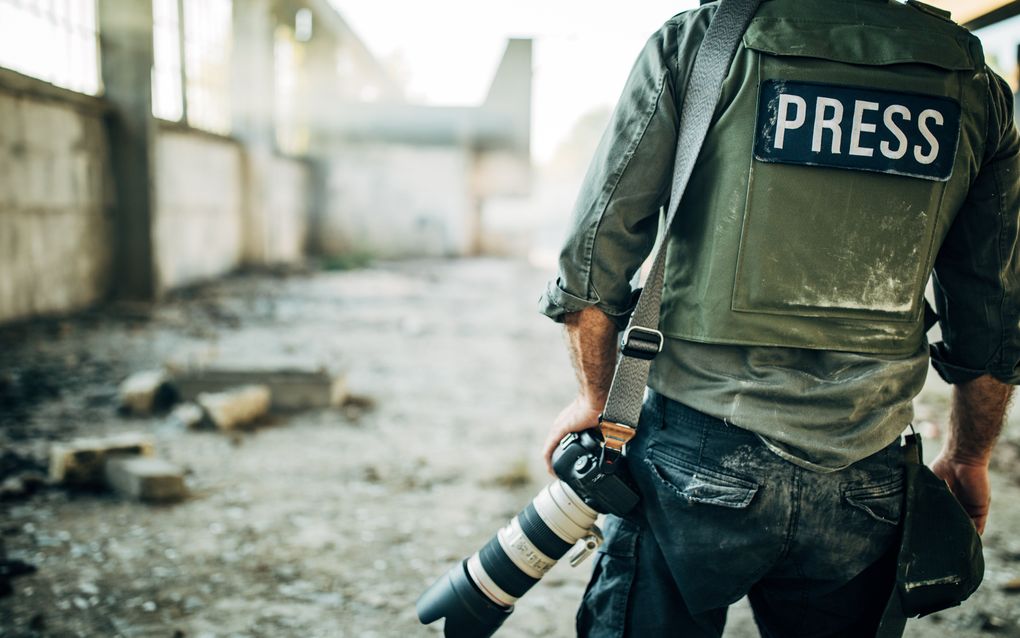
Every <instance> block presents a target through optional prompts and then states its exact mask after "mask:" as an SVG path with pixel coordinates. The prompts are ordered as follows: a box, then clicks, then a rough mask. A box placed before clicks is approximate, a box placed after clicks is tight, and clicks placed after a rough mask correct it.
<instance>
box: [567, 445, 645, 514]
mask: <svg viewBox="0 0 1020 638" xmlns="http://www.w3.org/2000/svg"><path fill="white" fill-rule="evenodd" d="M593 432H597V430H584V431H582V432H578V433H573V432H572V433H570V434H568V435H567V436H565V437H563V439H562V440H561V441H560V444H559V445H558V446H557V447H556V449H555V450H554V451H553V456H552V466H553V471H554V472H556V476H557V477H558V478H559V479H560V480H561V481H563V482H564V483H566V484H567V485H569V486H570V487H571V488H573V490H574V491H575V492H576V493H577V495H578V496H580V497H581V498H582V499H583V500H584V502H585V503H586V504H587V505H588V506H589V507H591V508H592V509H593V510H595V511H597V512H602V513H603V514H615V515H617V516H623V515H624V514H626V513H627V512H629V511H630V510H632V509H633V508H634V506H635V505H637V503H638V500H639V497H638V493H637V489H636V488H635V487H634V486H633V485H632V484H631V482H630V481H629V480H628V477H626V472H619V471H617V472H614V473H612V474H609V473H606V472H604V471H603V470H602V468H601V467H600V466H599V459H600V458H601V454H602V442H601V441H600V440H599V439H598V438H596V436H595V434H593Z"/></svg>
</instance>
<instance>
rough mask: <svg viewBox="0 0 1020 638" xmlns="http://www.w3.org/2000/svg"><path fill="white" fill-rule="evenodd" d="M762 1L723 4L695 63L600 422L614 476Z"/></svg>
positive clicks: (724, 0) (606, 465)
mask: <svg viewBox="0 0 1020 638" xmlns="http://www.w3.org/2000/svg"><path fill="white" fill-rule="evenodd" d="M760 1H761V0H719V2H718V8H717V9H716V11H715V15H714V16H713V17H712V20H711V22H710V23H709V25H708V29H707V30H706V32H705V36H704V39H703V40H702V41H701V45H700V46H699V47H698V52H697V53H696V54H695V59H694V65H693V67H692V69H691V75H690V78H689V79H688V82H687V90H686V93H685V94H684V98H683V107H682V108H681V110H680V124H679V129H678V131H677V149H676V160H675V162H674V165H673V187H672V190H671V191H670V196H669V203H668V204H667V207H666V217H665V222H664V224H663V227H662V233H661V237H660V238H659V241H658V244H657V246H656V249H655V259H654V261H653V262H652V267H651V270H650V271H649V273H648V279H647V281H646V282H645V286H644V289H643V290H642V291H641V293H640V294H639V296H638V301H637V305H636V307H635V308H634V312H633V314H632V315H631V318H630V324H629V325H628V326H627V329H626V331H624V333H623V338H622V339H621V342H620V357H619V359H618V361H617V363H616V370H615V371H614V373H613V382H612V385H611V386H610V388H609V396H608V398H607V400H606V406H605V408H604V409H603V412H602V415H601V416H600V417H599V424H600V428H601V431H602V438H603V449H602V459H601V461H600V463H601V465H602V468H603V471H606V472H612V471H613V470H614V469H615V464H616V462H617V461H618V460H619V458H620V457H621V455H622V454H623V450H624V447H625V446H626V445H627V442H628V441H630V440H631V439H632V438H633V437H634V434H635V433H636V430H637V424H638V420H639V419H640V418H641V405H642V403H643V402H644V395H645V385H646V384H647V383H648V373H649V370H650V368H651V363H652V359H654V358H655V355H657V354H658V353H659V352H661V351H662V346H663V342H664V337H663V336H662V332H660V331H659V309H660V306H661V305H662V285H663V271H664V270H665V265H666V242H667V240H668V237H669V228H670V226H672V224H673V218H674V217H675V216H676V213H677V209H678V208H679V207H680V199H681V198H682V197H683V194H684V191H685V190H686V188H687V183H688V181H689V180H690V178H691V173H692V172H693V170H694V164H695V162H696V160H697V158H698V154H699V152H700V151H701V146H702V144H703V143H704V141H705V136H706V135H707V134H708V129H709V127H710V126H711V124H712V116H713V113H714V111H715V107H716V105H717V104H718V102H719V96H720V94H721V93H722V83H723V80H724V79H725V78H726V74H727V72H728V71H729V68H730V63H731V62H732V61H733V55H734V53H735V52H736V49H737V43H738V42H739V41H740V39H741V37H743V34H744V31H745V30H746V29H747V25H748V23H749V22H750V21H751V17H752V16H753V15H754V13H755V11H756V10H757V8H758V4H759V3H760Z"/></svg>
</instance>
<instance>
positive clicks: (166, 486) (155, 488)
mask: <svg viewBox="0 0 1020 638" xmlns="http://www.w3.org/2000/svg"><path fill="white" fill-rule="evenodd" d="M104 476H105V479H106V484H107V485H108V486H109V487H110V488H111V489H112V490H113V491H115V492H117V493H118V494H120V495H122V496H126V497H128V498H133V499H137V500H140V501H146V502H153V503H159V502H162V503H167V502H172V501H179V500H181V499H182V498H184V496H185V494H186V490H185V487H184V470H182V469H181V468H180V467H178V466H176V465H174V464H173V463H171V462H169V461H164V460H163V459H157V458H154V457H146V456H113V457H111V458H109V459H107V461H106V464H105V467H104Z"/></svg>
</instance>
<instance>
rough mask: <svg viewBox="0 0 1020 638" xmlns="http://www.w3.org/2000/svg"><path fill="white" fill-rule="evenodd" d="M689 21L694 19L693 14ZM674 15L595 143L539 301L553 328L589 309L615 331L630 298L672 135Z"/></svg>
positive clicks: (685, 25) (682, 20)
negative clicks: (597, 312)
mask: <svg viewBox="0 0 1020 638" xmlns="http://www.w3.org/2000/svg"><path fill="white" fill-rule="evenodd" d="M694 13H697V12H694ZM686 16H687V14H681V15H680V16H677V17H675V18H674V19H673V20H670V21H669V22H667V23H666V24H665V25H663V27H662V29H660V30H659V31H658V32H656V33H655V34H654V35H652V37H651V38H650V39H649V40H648V43H647V44H646V45H645V47H644V49H643V50H642V52H641V55H640V56H639V57H638V60H637V62H636V63H635V65H634V67H633V69H632V71H631V73H630V76H629V78H628V79H627V83H626V86H625V88H624V91H623V94H622V96H621V97H620V101H619V102H618V103H617V105H616V108H615V109H614V111H613V115H612V117H611V119H610V122H609V125H608V127H607V128H606V131H605V133H604V134H603V136H602V139H601V141H600V142H599V146H598V148H597V150H596V152H595V155H594V158H593V159H592V162H591V165H590V166H589V168H588V172H587V174H586V175H585V178H584V181H583V183H582V187H581V191H580V194H579V196H578V199H577V203H576V204H575V206H574V214H573V222H572V224H571V229H570V232H569V234H568V237H567V240H566V243H565V245H564V247H563V250H562V252H561V254H560V259H559V273H558V276H557V278H556V279H555V280H554V281H551V282H549V284H548V285H547V286H546V290H545V292H544V293H543V295H542V297H541V299H540V301H539V309H540V311H541V312H542V313H543V314H545V315H547V316H549V317H551V318H552V319H554V320H556V321H563V318H564V316H565V315H567V314H568V313H571V312H577V311H579V310H583V309H584V308H587V307H589V306H596V307H597V308H599V309H600V310H602V311H603V312H604V313H606V314H607V315H609V316H610V317H611V318H612V319H614V321H615V322H616V323H617V325H618V326H620V327H623V326H624V325H626V322H627V320H628V318H629V316H630V313H631V310H633V304H634V302H635V301H636V295H635V294H634V291H632V290H631V285H630V282H631V279H632V278H633V276H634V273H635V272H637V270H638V268H640V266H641V264H642V262H643V261H644V260H645V258H646V257H647V256H648V253H649V252H650V251H651V249H652V246H653V245H654V242H655V238H656V230H657V227H658V223H659V209H660V207H662V206H663V205H664V204H665V201H666V199H667V198H668V196H669V187H670V184H671V180H672V173H673V160H674V156H675V153H676V135H677V130H676V127H677V119H678V111H677V107H676V105H677V91H676V88H675V86H674V83H676V82H677V81H678V80H677V59H678V48H679V45H678V37H682V36H683V34H685V33H686V32H687V31H688V30H689V23H690V20H689V19H687V17H686Z"/></svg>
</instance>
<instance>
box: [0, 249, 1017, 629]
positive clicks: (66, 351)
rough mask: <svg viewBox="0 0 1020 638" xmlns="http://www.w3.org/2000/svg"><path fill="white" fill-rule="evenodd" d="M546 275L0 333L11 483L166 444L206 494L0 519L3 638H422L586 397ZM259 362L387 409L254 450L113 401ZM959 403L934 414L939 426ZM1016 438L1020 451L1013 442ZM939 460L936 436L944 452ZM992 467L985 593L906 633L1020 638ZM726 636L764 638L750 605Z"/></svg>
mask: <svg viewBox="0 0 1020 638" xmlns="http://www.w3.org/2000/svg"><path fill="white" fill-rule="evenodd" d="M546 276H547V273H543V272H540V271H538V270H536V269H534V268H532V267H530V266H528V265H527V264H525V263H521V262H515V261H504V260H463V261H422V262H403V263H384V264H377V265H375V266H373V267H370V268H367V269H364V270H355V271H344V272H319V273H305V274H299V275H290V276H285V277H283V276H272V275H262V276H244V277H235V278H230V279H227V280H223V281H220V282H218V283H215V284H211V285H208V286H205V287H203V288H200V289H196V290H192V291H186V292H183V293H178V294H177V295H175V296H174V297H173V298H171V299H169V300H167V301H165V302H163V303H160V304H159V305H156V306H153V307H150V306H116V307H111V308H106V309H103V310H101V311H94V312H90V313H85V314H82V315H80V316H78V317H75V318H71V319H64V320H47V321H36V322H31V323H27V324H21V325H16V326H9V327H5V328H0V450H2V451H0V481H2V480H4V479H5V478H10V477H13V476H18V475H22V476H24V475H25V474H26V473H27V474H28V475H31V473H32V472H33V471H43V472H44V471H45V464H46V458H47V455H48V448H49V446H50V445H51V443H52V442H54V441H59V440H64V439H68V438H71V437H74V436H82V435H100V434H107V433H117V432H125V431H143V432H147V433H150V434H151V435H152V436H153V437H154V438H155V440H156V443H157V453H158V454H159V455H161V456H163V457H165V458H168V459H170V460H172V461H175V462H177V463H180V464H182V465H183V466H185V467H186V468H187V470H188V475H187V481H188V486H189V489H190V497H189V498H188V499H187V500H185V501H184V502H182V503H178V504H176V505H166V506H149V505H144V504H140V503H134V502H129V501H124V500H121V499H118V498H116V497H114V496H111V495H107V494H95V493H93V494H81V493H69V492H67V491H65V490H63V489H60V488H56V487H51V486H41V487H40V488H39V489H38V490H37V491H36V493H34V494H31V495H27V496H24V497H17V498H9V499H8V500H6V501H4V502H0V533H2V540H3V543H4V545H6V549H7V553H8V558H9V559H16V560H21V561H24V562H26V563H29V564H31V565H33V566H34V567H35V568H36V570H37V571H35V573H33V574H29V575H26V576H22V577H19V578H17V579H15V581H14V586H15V592H14V594H13V595H12V596H8V597H5V598H0V635H2V636H10V637H15V636H18V637H21V636H26V637H27V636H125V637H143V636H144V637H149V636H153V637H165V638H170V637H212V636H232V637H233V636H236V637H240V636H251V637H256V636H266V637H268V636H272V637H282V636H295V637H302V638H306V637H307V638H310V637H314V636H341V637H342V636H351V637H358V638H369V637H372V636H377V637H388V636H418V635H436V634H438V633H439V631H438V628H434V627H433V628H423V627H421V626H420V625H419V624H418V622H417V620H416V618H415V615H414V602H415V599H416V598H417V596H418V594H419V593H420V592H421V591H422V590H423V588H424V587H425V586H426V585H428V584H429V583H430V582H432V580H433V579H435V578H436V577H437V576H439V575H440V574H442V573H443V572H444V571H445V570H446V569H448V568H449V567H450V566H451V565H452V564H453V563H454V562H456V561H457V560H459V559H460V558H462V557H464V556H466V555H468V554H470V553H471V552H473V551H474V550H476V549H477V548H478V547H479V546H480V545H481V544H482V543H483V542H485V541H486V540H487V539H488V538H489V537H490V536H491V535H492V534H493V533H494V532H495V531H496V530H497V528H498V527H500V526H501V525H502V524H503V523H504V522H505V521H506V520H507V519H508V518H509V517H511V516H513V515H514V514H515V513H516V512H517V511H518V510H520V509H521V508H522V507H523V506H524V505H525V504H526V503H527V502H528V501H529V500H530V499H531V498H532V497H533V496H534V494H535V493H536V492H537V491H538V489H539V488H540V487H541V486H542V485H543V484H544V483H545V482H546V481H547V480H548V477H547V476H546V475H545V473H544V470H543V468H542V465H541V462H540V459H539V458H538V453H537V450H538V446H539V444H540V442H541V440H542V436H543V434H544V432H545V430H546V428H547V426H548V424H549V422H550V421H551V419H552V418H553V417H554V416H555V415H556V413H557V412H558V411H559V409H560V408H561V407H562V405H563V404H565V403H566V402H567V401H568V400H569V399H570V398H571V396H572V392H573V389H574V382H573V376H572V374H571V372H570V369H569V364H568V361H567V358H566V354H565V351H564V350H563V347H562V345H561V336H560V333H559V330H558V329H557V327H556V326H554V325H553V324H552V323H551V322H549V321H548V320H547V319H545V318H544V317H541V316H540V315H539V314H538V313H537V312H536V299H537V297H538V294H539V292H540V291H541V289H542V287H543V285H544V281H545V279H546ZM224 352H243V353H244V356H246V357H250V358H252V360H260V359H262V358H265V359H266V360H276V359H287V360H291V361H295V360H297V361H303V362H306V363H308V364H311V365H318V364H329V365H332V366H337V367H339V368H340V369H342V370H344V371H346V374H347V379H348V385H349V387H350V389H351V391H352V392H354V393H356V394H358V395H361V396H368V397H371V398H372V399H373V400H374V408H372V409H368V410H365V409H353V408H348V409H341V410H319V411H311V412H305V413H301V414H297V415H294V416H290V417H287V418H275V419H273V420H272V421H271V422H269V423H267V424H265V425H263V426H262V427H260V428H258V429H256V430H254V431H252V432H250V433H245V434H243V435H238V436H234V437H229V436H225V435H223V434H220V433H217V432H195V431H186V430H183V429H181V428H180V426H177V425H174V424H173V423H171V422H169V421H168V420H167V419H166V418H165V417H154V418H151V419H129V418H122V417H119V416H117V413H116V403H117V401H116V386H117V383H119V381H120V380H122V379H123V378H124V377H125V376H127V375H128V374H129V373H131V372H134V371H137V370H141V369H147V368H152V367H156V366H159V365H161V364H162V363H163V362H164V361H167V360H168V359H173V360H177V361H180V360H182V358H183V359H187V358H190V357H209V356H217V353H224ZM946 405H947V390H946V388H945V387H944V386H943V385H942V384H941V383H939V382H937V380H932V381H931V382H930V383H929V384H928V386H927V387H926V389H925V392H924V393H923V394H922V397H921V398H920V399H919V402H918V412H919V415H918V416H919V419H918V420H919V422H920V421H926V422H928V424H926V425H923V426H922V430H924V431H927V432H929V433H932V434H933V433H935V431H936V430H937V429H938V428H939V426H940V425H941V424H942V423H944V420H945V417H946V414H945V409H946ZM1017 433H1018V430H1017V427H1016V425H1015V424H1014V425H1013V426H1012V427H1011V431H1010V436H1011V437H1012V438H1013V439H1017V438H1020V437H1017ZM937 447H938V443H937V442H935V441H929V442H928V451H929V454H931V453H933V452H934V451H935V449H936V448H937ZM1000 448H1001V451H1000V453H999V454H998V456H997V464H996V472H995V474H994V476H993V479H994V490H995V492H994V493H995V497H994V499H995V500H994V504H993V511H992V517H991V520H990V522H989V525H988V530H987V532H986V534H985V537H984V541H985V556H986V560H987V564H988V568H987V573H986V578H985V584H984V585H983V586H982V588H981V589H980V590H979V591H978V592H977V594H975V596H974V597H973V599H972V600H971V601H969V602H968V603H966V604H965V605H964V606H963V607H961V608H958V609H955V610H950V611H947V612H943V613H941V614H938V615H935V616H933V617H929V618H926V619H922V620H920V621H913V622H912V623H911V624H910V625H909V627H908V634H907V635H908V636H911V637H918V636H961V637H964V638H967V637H977V636H985V635H989V636H992V635H994V636H1013V637H1020V594H1017V593H1010V592H1009V591H1007V589H1008V587H1007V584H1008V583H1009V582H1010V581H1014V580H1015V579H1016V578H1017V577H1020V534H1018V533H1017V530H1018V529H1020V445H1017V444H1016V443H1015V442H1011V441H1006V442H1005V443H1003V444H1002V445H1001V446H1000ZM590 567H591V562H590V561H589V562H587V563H585V564H584V565H582V566H581V567H579V568H577V569H571V568H570V567H569V566H568V565H565V564H561V565H557V567H556V568H554V570H553V571H552V572H551V573H550V575H548V576H547V577H546V578H545V579H544V580H543V581H542V582H541V583H540V584H539V585H538V586H536V587H535V589H534V590H533V591H532V592H530V593H529V594H528V595H527V596H526V597H525V598H524V599H523V600H522V601H521V603H520V604H519V605H518V609H517V611H516V612H515V613H514V615H513V616H512V617H511V619H510V620H509V621H508V622H507V624H506V625H505V628H504V630H503V631H502V632H501V633H500V634H499V635H501V636H506V637H522V636H543V637H552V636H569V635H572V634H573V631H572V621H573V611H574V609H575V608H576V606H577V603H578V601H579V599H580V596H581V593H582V591H583V587H584V582H585V580H586V578H587V574H588V572H589V570H590ZM730 620H731V622H730V624H729V626H728V628H727V633H726V635H727V637H729V638H743V637H746V636H754V635H757V633H756V631H755V630H754V625H753V621H752V619H751V616H750V613H749V610H748V608H747V606H746V605H745V604H743V603H740V604H738V605H736V606H735V607H734V609H733V611H732V612H731V616H730Z"/></svg>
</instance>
